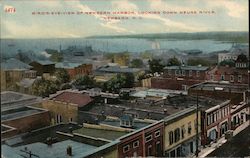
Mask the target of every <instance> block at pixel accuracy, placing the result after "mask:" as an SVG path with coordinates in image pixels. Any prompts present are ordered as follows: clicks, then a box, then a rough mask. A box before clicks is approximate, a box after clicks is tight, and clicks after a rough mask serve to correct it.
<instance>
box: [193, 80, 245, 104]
mask: <svg viewBox="0 0 250 158" xmlns="http://www.w3.org/2000/svg"><path fill="white" fill-rule="evenodd" d="M247 89H248V85H247V84H229V83H221V82H203V83H200V84H196V85H193V86H191V87H190V88H189V89H188V94H189V95H197V94H198V95H199V96H206V97H210V98H213V99H225V100H231V103H232V104H238V103H239V102H241V101H242V100H244V98H245V97H246V91H247Z"/></svg>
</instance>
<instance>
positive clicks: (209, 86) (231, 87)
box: [190, 82, 248, 93]
mask: <svg viewBox="0 0 250 158" xmlns="http://www.w3.org/2000/svg"><path fill="white" fill-rule="evenodd" d="M190 89H191V90H192V89H193V90H201V89H202V90H206V91H214V90H220V91H227V92H229V91H231V92H234V93H242V92H244V91H246V90H247V89H248V85H247V84H230V83H218V82H204V83H200V84H197V85H194V86H191V87H190Z"/></svg>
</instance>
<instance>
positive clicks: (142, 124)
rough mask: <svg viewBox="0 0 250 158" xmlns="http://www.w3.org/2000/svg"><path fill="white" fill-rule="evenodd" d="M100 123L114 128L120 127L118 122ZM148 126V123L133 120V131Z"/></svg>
mask: <svg viewBox="0 0 250 158" xmlns="http://www.w3.org/2000/svg"><path fill="white" fill-rule="evenodd" d="M101 123H102V124H106V125H111V126H115V127H120V120H111V119H108V120H104V121H102V122H101ZM150 124H151V123H148V122H142V121H138V120H134V124H133V129H136V130H137V129H140V128H143V127H146V126H148V125H150ZM124 135H125V134H124Z"/></svg>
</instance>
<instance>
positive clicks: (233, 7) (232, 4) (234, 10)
mask: <svg viewBox="0 0 250 158" xmlns="http://www.w3.org/2000/svg"><path fill="white" fill-rule="evenodd" d="M246 2H247V1H246ZM207 3H208V5H210V6H212V7H218V8H221V9H226V10H227V14H228V15H229V16H230V17H234V18H246V17H245V16H244V15H246V13H247V12H248V4H246V5H244V4H243V3H238V2H237V1H226V0H220V1H216V2H214V1H209V2H207Z"/></svg>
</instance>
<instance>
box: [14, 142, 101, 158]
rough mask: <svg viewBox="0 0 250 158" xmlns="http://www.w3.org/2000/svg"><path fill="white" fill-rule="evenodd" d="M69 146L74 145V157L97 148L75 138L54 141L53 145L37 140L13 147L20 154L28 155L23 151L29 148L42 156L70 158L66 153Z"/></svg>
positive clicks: (42, 157)
mask: <svg viewBox="0 0 250 158" xmlns="http://www.w3.org/2000/svg"><path fill="white" fill-rule="evenodd" d="M68 146H71V147H72V154H73V155H72V158H78V157H81V156H82V157H83V156H84V153H87V152H88V151H90V150H93V149H95V148H97V147H96V146H93V145H89V144H84V143H80V142H76V141H73V140H64V141H61V142H57V143H54V144H52V145H51V146H48V145H47V144H45V143H42V142H37V143H32V144H28V145H23V146H18V147H15V148H13V150H14V152H15V153H18V154H19V155H28V154H25V153H24V152H22V151H21V150H25V148H27V150H28V151H31V152H32V153H33V154H35V155H37V156H39V157H40V158H68V156H67V154H66V149H67V147H68Z"/></svg>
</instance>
